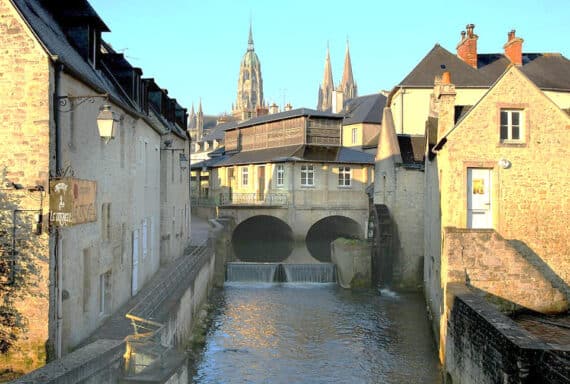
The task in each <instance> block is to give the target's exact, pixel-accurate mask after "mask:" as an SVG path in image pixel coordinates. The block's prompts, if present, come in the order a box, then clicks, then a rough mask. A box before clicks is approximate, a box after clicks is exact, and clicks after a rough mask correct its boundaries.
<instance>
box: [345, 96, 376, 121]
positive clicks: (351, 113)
mask: <svg viewBox="0 0 570 384" xmlns="http://www.w3.org/2000/svg"><path fill="white" fill-rule="evenodd" d="M385 105H386V96H384V95H382V94H381V93H375V94H372V95H366V96H360V97H355V98H354V99H350V100H347V101H346V103H345V105H344V108H343V111H342V113H343V114H344V121H343V123H342V124H343V125H351V124H358V123H376V124H382V111H383V110H384V106H385Z"/></svg>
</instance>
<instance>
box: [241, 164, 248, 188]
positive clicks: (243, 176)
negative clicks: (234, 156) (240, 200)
mask: <svg viewBox="0 0 570 384" xmlns="http://www.w3.org/2000/svg"><path fill="white" fill-rule="evenodd" d="M248 184H249V168H248V167H243V168H242V169H241V185H248Z"/></svg>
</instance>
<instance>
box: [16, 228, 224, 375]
mask: <svg viewBox="0 0 570 384" xmlns="http://www.w3.org/2000/svg"><path fill="white" fill-rule="evenodd" d="M211 226H212V229H211V230H210V234H209V239H208V243H207V247H206V249H205V250H204V249H203V248H204V247H195V248H194V251H193V252H191V253H189V254H186V255H185V256H183V257H181V258H179V259H177V260H176V261H175V262H174V263H172V265H170V266H169V268H170V269H171V270H169V271H167V272H165V273H164V274H162V275H161V273H162V272H159V274H158V278H157V279H155V280H153V281H151V282H150V283H149V284H150V285H151V286H150V287H149V288H150V289H148V290H145V288H143V290H142V291H141V294H142V296H144V297H141V300H139V301H138V304H137V305H136V306H135V307H133V308H132V309H131V310H130V311H129V312H128V313H129V315H133V316H134V317H133V318H136V319H137V320H135V323H137V324H138V325H139V326H140V328H139V331H140V332H145V331H146V332H149V330H150V328H144V327H145V326H147V325H148V326H149V327H150V326H152V325H156V327H157V329H158V332H156V333H154V334H153V335H151V336H150V337H149V338H148V339H145V338H144V335H142V336H143V337H137V336H127V338H126V339H125V338H124V336H123V337H118V338H116V339H105V338H99V339H97V337H95V339H97V340H96V341H94V342H92V343H90V344H87V345H86V346H84V347H82V348H80V349H78V350H76V351H74V352H72V353H70V354H69V355H67V356H65V357H64V358H63V359H60V360H56V361H54V362H52V363H50V364H47V365H46V366H44V367H42V368H40V369H38V370H36V371H33V372H31V373H30V374H28V375H26V376H23V377H21V378H20V379H18V380H17V381H14V383H22V384H24V383H31V382H37V383H73V384H75V383H82V384H92V383H108V384H115V383H138V382H145V383H168V384H187V382H188V374H187V367H186V366H187V364H186V357H185V354H184V353H183V352H182V351H180V349H181V347H183V345H184V341H185V340H187V338H188V337H189V335H190V333H191V331H192V327H193V325H194V323H195V322H196V319H198V318H199V316H198V313H199V311H200V308H201V306H202V305H203V304H204V303H205V301H206V299H207V296H208V293H209V291H210V288H211V287H212V286H213V284H214V283H215V282H214V280H215V279H216V277H218V278H219V277H220V276H221V277H222V278H223V272H220V271H218V270H217V269H220V268H223V263H217V262H216V260H217V259H218V258H220V259H221V260H225V259H226V255H225V254H224V252H225V249H227V247H224V245H225V244H226V241H225V240H227V238H226V237H224V234H225V233H226V231H225V230H224V229H225V227H224V226H223V225H220V224H218V223H211ZM230 233H231V232H230ZM219 239H222V240H219ZM218 283H219V282H218V281H216V284H218ZM222 283H223V280H222ZM117 318H118V320H117V319H115V318H111V319H110V324H107V325H104V326H103V327H102V328H105V327H106V326H107V327H110V328H122V327H123V324H122V323H126V326H127V327H128V329H127V331H126V334H129V333H131V332H132V328H131V325H130V322H129V321H124V318H125V316H124V313H123V314H122V315H120V316H117ZM129 318H130V317H129ZM121 319H123V322H121ZM107 331H108V329H107ZM150 333H153V332H150ZM150 333H149V334H150ZM102 334H104V335H106V333H105V331H103V332H102ZM114 334H118V335H121V334H122V331H121V330H120V329H118V330H116V332H115V331H111V332H110V335H107V336H112V335H114ZM139 336H141V334H139ZM127 340H128V341H127ZM153 343H154V344H153ZM165 346H167V347H165ZM168 346H170V347H168ZM161 348H162V349H161ZM157 350H161V351H162V352H161V353H160V355H161V356H160V358H158V359H157V358H156V355H154V353H155V352H156V351H157ZM133 353H134V355H133ZM137 354H138V356H136V355H137ZM125 356H131V357H133V359H132V360H131V359H127V360H125V358H124V357H125ZM137 358H138V361H137ZM137 364H140V365H138V366H137V368H136V369H133V370H131V369H130V367H132V366H136V365H137ZM145 366H146V368H145ZM127 368H128V369H127ZM125 370H128V371H129V372H131V373H129V374H127V375H126V376H125ZM133 372H134V373H133Z"/></svg>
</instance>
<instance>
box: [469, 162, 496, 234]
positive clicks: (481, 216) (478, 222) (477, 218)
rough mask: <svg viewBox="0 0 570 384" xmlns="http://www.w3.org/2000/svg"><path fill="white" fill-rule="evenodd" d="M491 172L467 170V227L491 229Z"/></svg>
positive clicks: (488, 170) (477, 169)
mask: <svg viewBox="0 0 570 384" xmlns="http://www.w3.org/2000/svg"><path fill="white" fill-rule="evenodd" d="M491 187H492V186H491V170H490V169H484V168H467V227H468V228H492V227H493V215H492V211H491V196H492V188H491Z"/></svg>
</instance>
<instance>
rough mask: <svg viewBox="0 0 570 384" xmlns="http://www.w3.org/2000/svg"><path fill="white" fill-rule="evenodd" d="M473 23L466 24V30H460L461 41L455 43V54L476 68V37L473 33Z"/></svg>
mask: <svg viewBox="0 0 570 384" xmlns="http://www.w3.org/2000/svg"><path fill="white" fill-rule="evenodd" d="M474 28H475V24H467V26H466V27H465V29H466V31H461V41H460V42H459V44H457V56H459V58H460V59H461V60H463V61H465V62H466V63H467V64H469V65H470V66H471V67H473V68H475V69H477V39H478V38H479V36H477V35H476V34H474V33H473V29H474Z"/></svg>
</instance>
